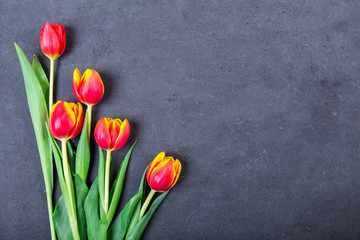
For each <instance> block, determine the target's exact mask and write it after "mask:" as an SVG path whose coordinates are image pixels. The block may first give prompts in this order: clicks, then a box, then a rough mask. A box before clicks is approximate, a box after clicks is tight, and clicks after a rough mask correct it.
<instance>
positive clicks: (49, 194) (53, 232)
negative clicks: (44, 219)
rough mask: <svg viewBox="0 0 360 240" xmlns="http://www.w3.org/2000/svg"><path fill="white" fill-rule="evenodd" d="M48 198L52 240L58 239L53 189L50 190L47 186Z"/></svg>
mask: <svg viewBox="0 0 360 240" xmlns="http://www.w3.org/2000/svg"><path fill="white" fill-rule="evenodd" d="M46 198H47V205H48V212H49V221H50V231H51V240H56V233H55V226H54V221H53V218H52V215H53V202H52V190H48V189H47V187H46Z"/></svg>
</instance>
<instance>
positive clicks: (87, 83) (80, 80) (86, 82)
mask: <svg viewBox="0 0 360 240" xmlns="http://www.w3.org/2000/svg"><path fill="white" fill-rule="evenodd" d="M73 91H74V94H75V97H76V98H77V99H78V100H79V101H80V102H82V103H84V104H87V105H95V104H97V103H98V102H100V100H101V99H102V97H103V96H104V84H103V82H102V80H101V78H100V75H99V73H98V72H97V71H95V70H94V69H87V70H86V71H85V72H84V74H83V75H81V73H80V71H79V69H75V71H74V73H73Z"/></svg>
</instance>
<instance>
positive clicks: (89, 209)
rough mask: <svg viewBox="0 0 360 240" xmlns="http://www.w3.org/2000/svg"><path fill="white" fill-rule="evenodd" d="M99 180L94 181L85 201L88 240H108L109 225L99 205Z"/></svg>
mask: <svg viewBox="0 0 360 240" xmlns="http://www.w3.org/2000/svg"><path fill="white" fill-rule="evenodd" d="M97 181H98V180H97V178H96V179H95V180H94V182H93V184H92V185H91V188H90V190H89V193H88V195H87V197H86V199H85V203H84V209H85V215H86V224H87V236H88V240H106V231H107V223H106V218H105V217H104V218H102V219H101V218H100V215H102V216H104V215H105V213H102V214H101V213H100V212H101V211H102V212H104V210H103V208H102V207H101V206H100V204H99V185H98V182H97Z"/></svg>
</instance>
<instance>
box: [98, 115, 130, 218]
mask: <svg viewBox="0 0 360 240" xmlns="http://www.w3.org/2000/svg"><path fill="white" fill-rule="evenodd" d="M129 135H130V125H129V122H128V120H127V119H125V120H124V121H123V122H122V121H121V120H120V119H118V118H116V119H111V118H105V117H103V118H101V119H100V120H99V121H98V123H97V124H96V126H95V132H94V136H95V140H96V142H97V144H98V145H99V146H100V148H102V149H104V150H107V154H106V162H105V164H106V168H105V193H104V203H103V208H104V212H105V215H107V213H108V208H109V181H110V163H111V151H113V150H118V149H120V148H122V147H123V146H124V145H125V144H126V142H127V140H128V138H129ZM101 194H102V193H101Z"/></svg>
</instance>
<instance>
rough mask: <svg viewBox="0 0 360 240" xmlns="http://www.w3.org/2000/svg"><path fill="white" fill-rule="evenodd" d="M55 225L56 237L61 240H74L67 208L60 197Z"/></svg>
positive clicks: (55, 215) (54, 216) (54, 218)
mask: <svg viewBox="0 0 360 240" xmlns="http://www.w3.org/2000/svg"><path fill="white" fill-rule="evenodd" d="M53 220H54V225H55V229H56V235H57V237H58V239H59V240H72V239H74V238H73V236H72V232H71V228H70V223H69V217H68V214H67V212H66V206H65V202H64V198H63V196H60V198H59V200H58V202H57V203H56V207H55V210H54V214H53Z"/></svg>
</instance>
